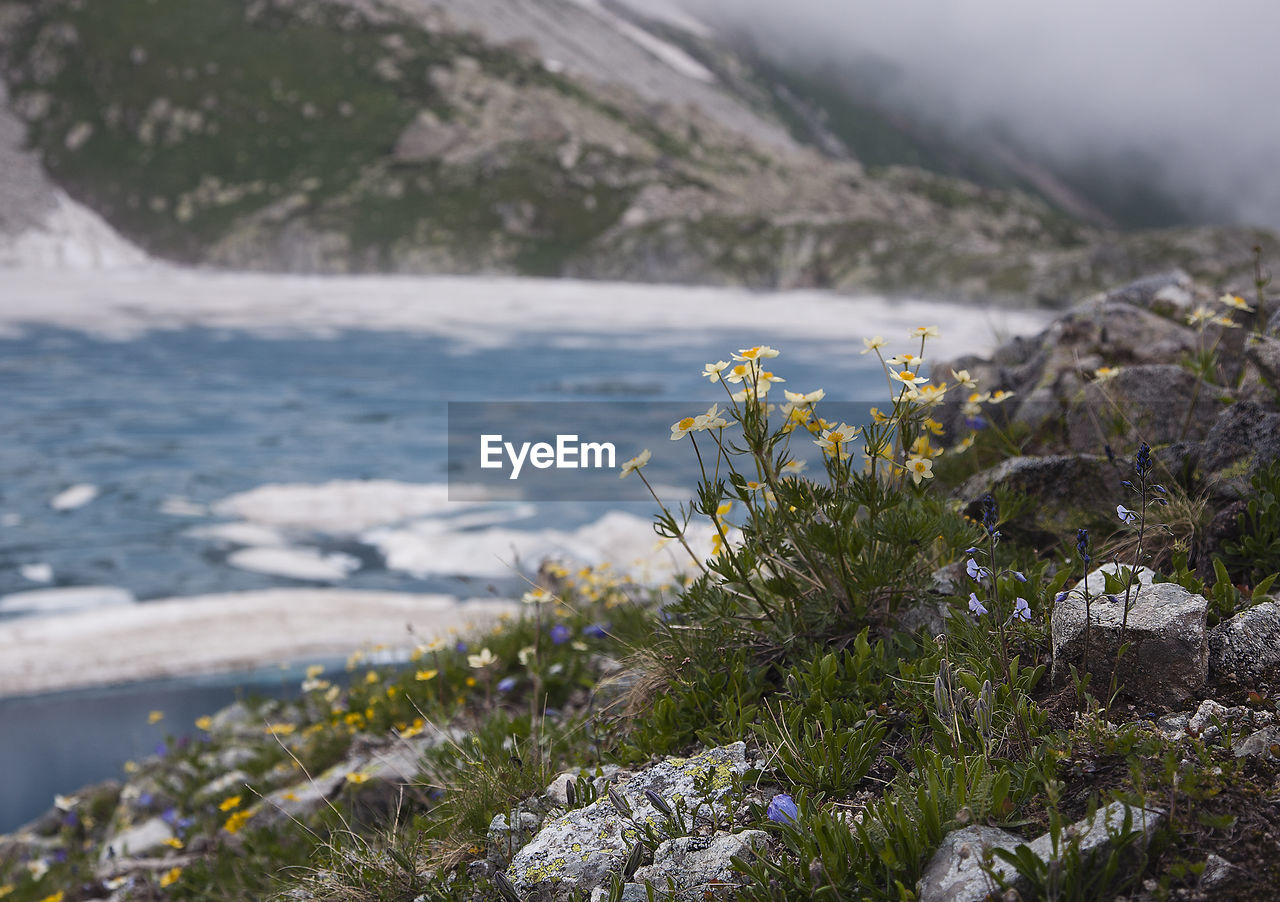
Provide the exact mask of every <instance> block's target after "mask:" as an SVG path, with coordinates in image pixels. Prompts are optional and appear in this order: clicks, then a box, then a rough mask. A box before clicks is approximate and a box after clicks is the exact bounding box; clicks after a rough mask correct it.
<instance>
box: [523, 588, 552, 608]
mask: <svg viewBox="0 0 1280 902" xmlns="http://www.w3.org/2000/svg"><path fill="white" fill-rule="evenodd" d="M520 600H521V601H523V602H524V603H525V604H546V603H547V602H549V601H554V600H555V596H554V595H552V594H551V593H550V592H548V591H547V590H546V589H544V588H542V586H536V587H535V588H532V589H530V590H529V591H528V592H525V593H524V594H523V595H521V596H520Z"/></svg>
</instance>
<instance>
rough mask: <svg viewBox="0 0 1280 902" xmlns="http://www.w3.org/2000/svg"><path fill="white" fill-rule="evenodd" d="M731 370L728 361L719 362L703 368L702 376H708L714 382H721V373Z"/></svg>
mask: <svg viewBox="0 0 1280 902" xmlns="http://www.w3.org/2000/svg"><path fill="white" fill-rule="evenodd" d="M728 368H729V362H728V361H727V360H717V361H716V362H715V363H708V364H707V365H706V366H704V367H703V368H702V375H704V376H706V377H707V378H708V379H710V380H711V381H712V382H719V381H720V379H721V378H722V377H721V375H720V374H721V373H723V372H724V371H725V370H727V369H728Z"/></svg>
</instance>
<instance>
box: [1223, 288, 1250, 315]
mask: <svg viewBox="0 0 1280 902" xmlns="http://www.w3.org/2000/svg"><path fill="white" fill-rule="evenodd" d="M1218 303H1219V304H1226V305H1227V306H1228V307H1233V308H1235V309H1236V310H1243V311H1244V312H1245V313H1252V312H1253V308H1252V307H1250V306H1249V305H1248V304H1247V303H1245V300H1244V298H1242V297H1240V295H1238V294H1231V293H1230V292H1228V293H1227V294H1224V295H1223V296H1222V297H1220V298H1218Z"/></svg>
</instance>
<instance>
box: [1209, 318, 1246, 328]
mask: <svg viewBox="0 0 1280 902" xmlns="http://www.w3.org/2000/svg"><path fill="white" fill-rule="evenodd" d="M1209 322H1211V323H1213V324H1214V325H1215V326H1222V327H1223V328H1224V329H1239V328H1240V324H1239V323H1238V322H1236V321H1235V320H1233V319H1232V318H1231V317H1229V316H1215V317H1214V318H1213V319H1211V320H1209Z"/></svg>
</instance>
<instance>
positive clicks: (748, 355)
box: [733, 345, 778, 360]
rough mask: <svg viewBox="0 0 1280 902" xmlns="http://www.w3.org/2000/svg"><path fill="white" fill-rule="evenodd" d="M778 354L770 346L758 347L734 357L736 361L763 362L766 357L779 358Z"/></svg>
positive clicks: (743, 351) (748, 349) (740, 352)
mask: <svg viewBox="0 0 1280 902" xmlns="http://www.w3.org/2000/svg"><path fill="white" fill-rule="evenodd" d="M777 356H778V352H777V351H775V350H774V349H773V348H771V347H769V346H768V345H756V346H755V347H754V348H747V349H745V350H742V351H739V352H738V353H736V354H734V355H733V359H734V360H763V359H764V358H766V357H777Z"/></svg>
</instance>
